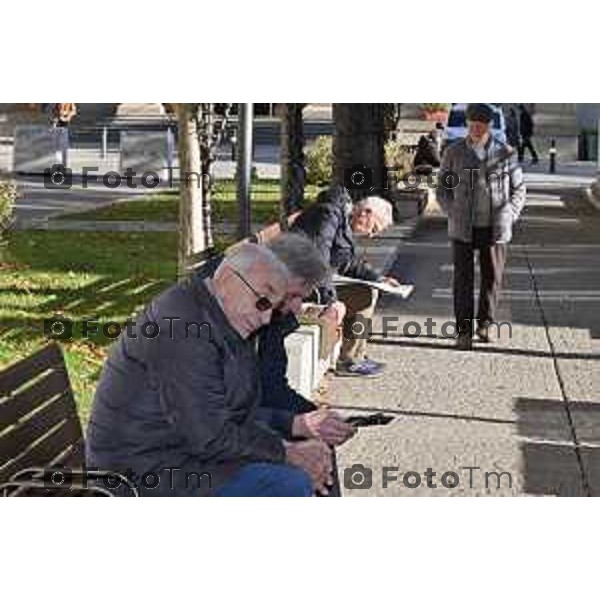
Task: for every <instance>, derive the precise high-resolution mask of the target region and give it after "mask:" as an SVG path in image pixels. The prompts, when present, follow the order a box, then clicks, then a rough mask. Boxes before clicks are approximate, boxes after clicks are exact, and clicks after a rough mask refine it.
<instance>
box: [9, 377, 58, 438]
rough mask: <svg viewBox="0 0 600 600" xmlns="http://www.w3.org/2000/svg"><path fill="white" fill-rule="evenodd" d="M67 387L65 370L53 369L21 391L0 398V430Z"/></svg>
mask: <svg viewBox="0 0 600 600" xmlns="http://www.w3.org/2000/svg"><path fill="white" fill-rule="evenodd" d="M68 389H69V378H68V375H67V372H66V371H65V370H64V369H61V370H53V371H49V372H48V374H47V375H46V376H44V377H43V378H42V379H39V380H38V381H36V382H35V383H34V384H33V385H32V386H30V387H28V388H27V389H25V390H23V391H22V392H20V393H18V394H15V395H14V396H9V397H8V398H6V399H4V400H3V399H2V398H0V431H2V429H3V428H4V427H6V426H7V425H12V424H15V423H16V422H17V421H19V420H20V419H22V418H23V417H25V416H26V415H28V414H29V413H30V412H32V411H33V410H34V409H36V408H38V407H39V406H41V405H42V404H44V403H45V402H47V401H48V400H50V398H52V397H53V396H57V395H59V394H61V393H62V392H66V391H67V390H68Z"/></svg>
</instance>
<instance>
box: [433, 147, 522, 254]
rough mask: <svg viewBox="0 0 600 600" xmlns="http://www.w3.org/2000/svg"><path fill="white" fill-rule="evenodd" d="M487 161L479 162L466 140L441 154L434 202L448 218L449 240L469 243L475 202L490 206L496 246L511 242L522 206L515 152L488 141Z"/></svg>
mask: <svg viewBox="0 0 600 600" xmlns="http://www.w3.org/2000/svg"><path fill="white" fill-rule="evenodd" d="M485 150H486V158H485V159H484V160H480V159H479V157H478V156H477V154H476V153H475V152H474V151H473V149H472V148H471V147H470V145H469V144H468V142H467V141H466V140H460V141H458V142H455V143H454V144H452V145H451V146H449V147H448V148H447V149H446V151H445V152H444V156H443V158H442V165H441V167H440V171H439V176H438V187H437V198H438V201H439V203H440V205H441V207H442V208H443V210H444V211H445V212H446V214H447V215H448V235H449V237H450V239H453V240H459V241H463V242H470V241H471V240H472V232H473V226H474V223H475V212H476V208H477V203H478V202H489V203H490V205H489V213H490V215H491V226H492V228H493V236H494V241H495V242H496V243H508V242H510V240H511V239H512V230H513V225H514V223H515V222H516V221H517V219H518V218H519V215H520V214H521V211H522V210H523V207H524V205H525V196H526V190H525V184H524V182H523V172H522V170H521V168H520V167H519V164H518V162H517V160H516V156H515V151H514V150H513V149H512V148H511V147H510V146H507V145H506V144H503V143H502V142H499V141H498V140H496V139H495V138H493V137H491V138H490V140H489V141H488V143H487V145H486V148H485Z"/></svg>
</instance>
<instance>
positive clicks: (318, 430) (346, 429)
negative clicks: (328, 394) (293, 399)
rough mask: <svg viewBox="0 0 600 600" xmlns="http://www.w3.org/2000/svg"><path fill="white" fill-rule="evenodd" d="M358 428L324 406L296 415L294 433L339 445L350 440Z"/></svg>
mask: <svg viewBox="0 0 600 600" xmlns="http://www.w3.org/2000/svg"><path fill="white" fill-rule="evenodd" d="M355 433H356V429H355V428H354V427H353V426H352V425H349V424H348V423H346V421H344V420H343V419H342V417H340V415H339V414H338V413H336V412H334V411H332V410H329V409H326V408H322V409H319V410H314V411H311V412H308V413H303V414H301V415H297V416H296V417H294V421H293V424H292V435H293V436H294V437H301V438H312V439H319V440H322V441H324V442H325V443H326V444H328V445H330V446H339V445H340V444H343V443H344V442H345V441H347V440H349V439H350V438H351V437H352V436H353V435H354V434H355Z"/></svg>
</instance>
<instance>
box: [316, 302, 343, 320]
mask: <svg viewBox="0 0 600 600" xmlns="http://www.w3.org/2000/svg"><path fill="white" fill-rule="evenodd" d="M345 316H346V305H345V304H344V303H343V302H340V301H339V300H337V301H336V302H333V303H332V304H330V305H329V306H328V307H327V308H326V309H325V310H324V311H323V312H322V313H321V317H325V318H331V319H335V322H336V323H337V324H338V325H341V324H342V321H343V320H344V317H345Z"/></svg>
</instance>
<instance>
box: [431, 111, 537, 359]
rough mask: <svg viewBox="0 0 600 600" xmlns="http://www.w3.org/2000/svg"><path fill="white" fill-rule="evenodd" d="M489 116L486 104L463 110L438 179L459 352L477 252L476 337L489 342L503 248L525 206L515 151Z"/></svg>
mask: <svg viewBox="0 0 600 600" xmlns="http://www.w3.org/2000/svg"><path fill="white" fill-rule="evenodd" d="M493 116H494V112H493V109H492V107H491V106H490V105H489V104H470V105H469V106H468V107H467V125H468V134H467V137H466V139H464V140H461V141H459V142H456V143H455V144H453V145H452V146H450V147H448V148H447V149H446V152H445V153H444V157H443V161H442V166H441V168H440V174H439V180H438V189H437V194H438V200H439V202H440V205H441V206H442V208H443V209H444V211H445V212H446V214H447V215H448V235H449V237H450V239H451V240H452V250H453V261H454V312H455V316H456V323H457V328H458V339H457V348H458V349H460V350H470V349H471V347H472V337H473V319H474V304H475V302H474V298H473V294H474V281H475V275H474V254H475V250H478V251H479V267H480V271H481V287H480V292H479V307H478V312H477V335H478V337H479V338H480V340H481V341H483V342H488V341H489V326H490V324H491V323H492V322H494V320H495V310H496V304H497V299H498V293H499V291H500V286H501V283H502V277H503V274H504V265H505V262H506V250H507V245H508V243H509V242H510V240H511V238H512V229H513V225H514V223H515V222H516V221H517V219H518V218H519V215H520V213H521V210H522V209H523V206H524V204H525V185H524V183H523V173H522V171H521V169H520V167H519V166H518V164H517V162H516V160H515V152H514V150H513V149H512V148H510V147H509V146H507V145H506V144H503V143H501V142H500V141H498V140H497V139H495V138H494V137H492V135H491V132H490V129H491V127H490V123H491V121H492V119H493Z"/></svg>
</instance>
